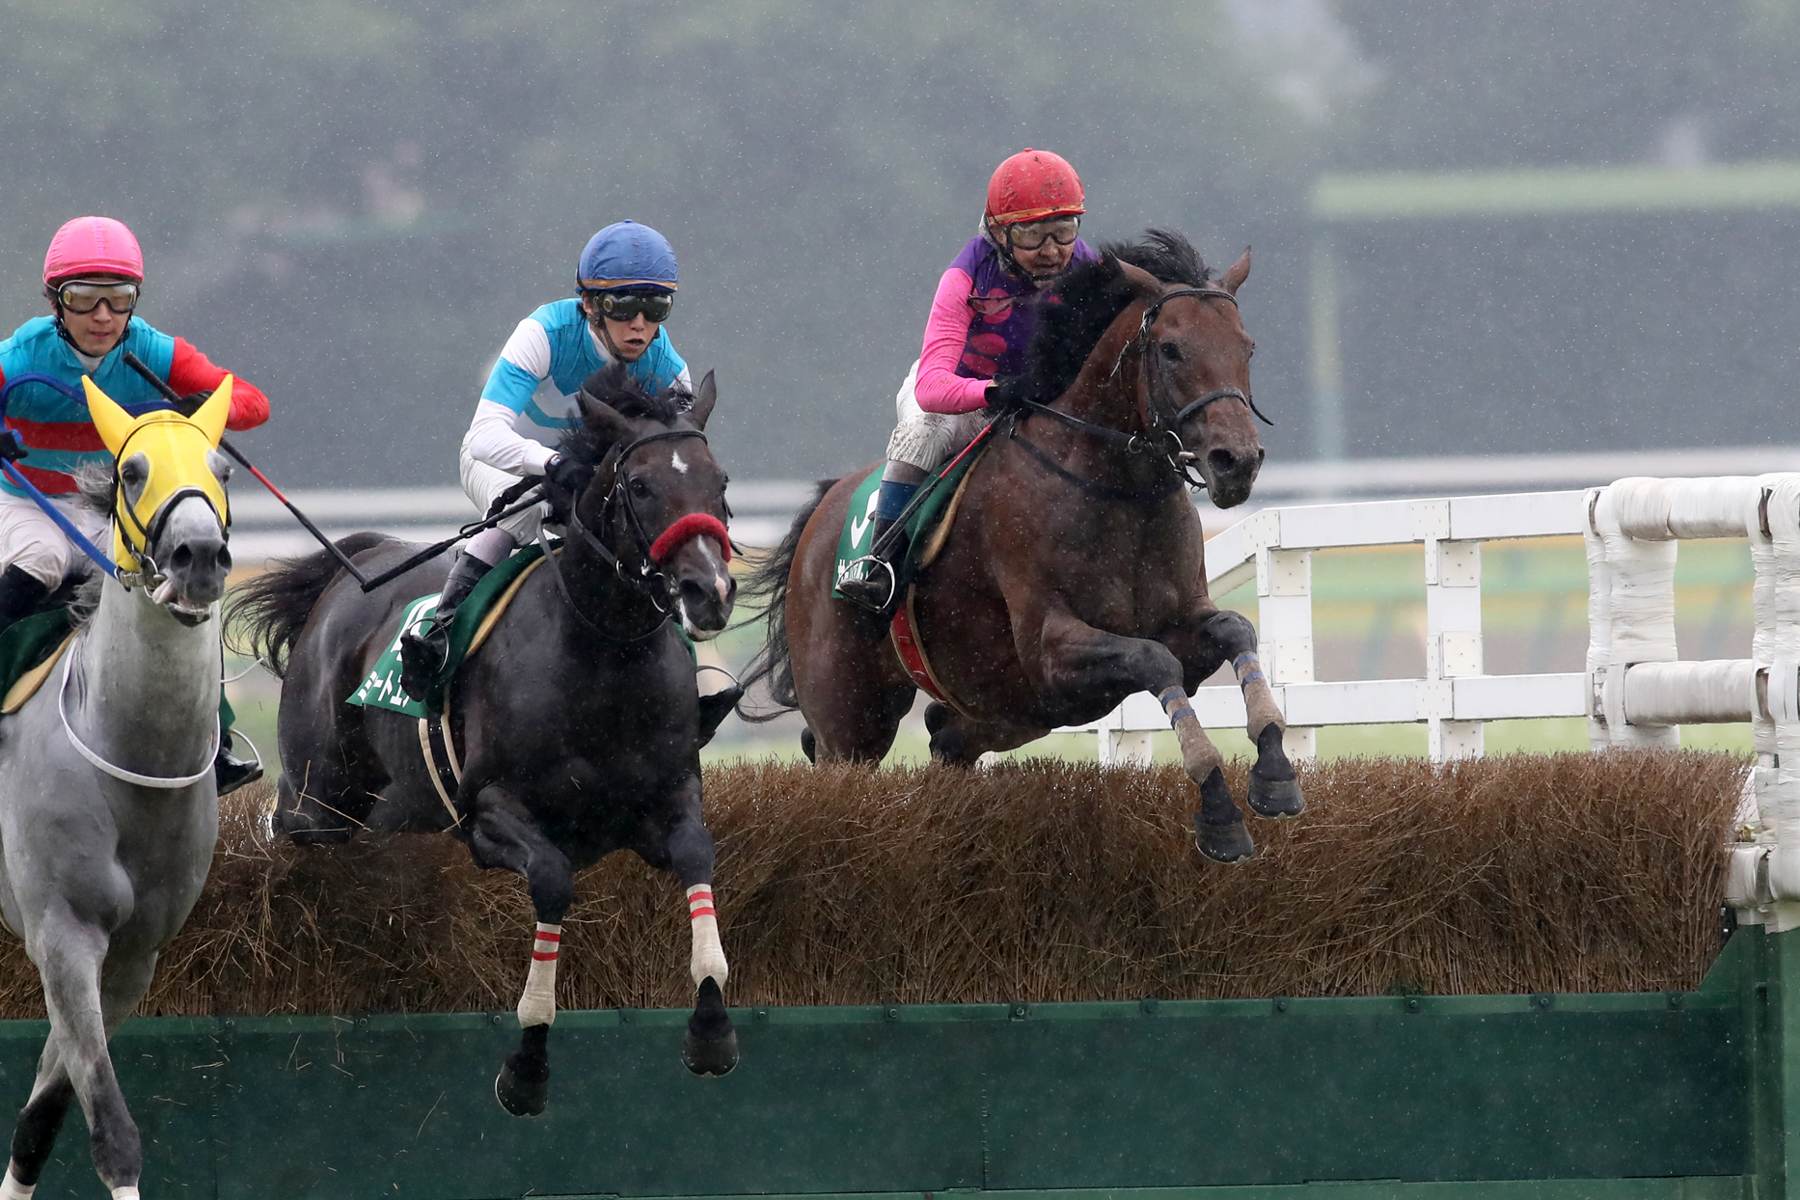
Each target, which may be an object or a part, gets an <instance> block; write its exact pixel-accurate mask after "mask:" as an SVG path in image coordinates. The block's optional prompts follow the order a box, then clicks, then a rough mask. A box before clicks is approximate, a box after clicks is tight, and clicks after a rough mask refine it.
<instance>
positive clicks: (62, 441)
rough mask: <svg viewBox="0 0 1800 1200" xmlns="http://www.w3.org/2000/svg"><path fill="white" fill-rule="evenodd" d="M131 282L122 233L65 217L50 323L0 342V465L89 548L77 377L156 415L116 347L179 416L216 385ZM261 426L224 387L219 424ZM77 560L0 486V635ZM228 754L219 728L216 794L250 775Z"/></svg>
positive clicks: (133, 252) (33, 508) (59, 535)
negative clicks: (226, 406)
mask: <svg viewBox="0 0 1800 1200" xmlns="http://www.w3.org/2000/svg"><path fill="white" fill-rule="evenodd" d="M143 284H144V255H143V251H142V250H141V249H139V247H138V241H137V238H135V237H133V236H132V233H131V230H129V229H127V228H126V227H125V226H124V224H123V223H121V222H119V221H115V220H113V219H112V218H111V217H76V218H75V219H74V220H73V221H69V222H67V223H66V224H64V225H63V227H62V228H61V229H58V230H57V231H56V236H55V237H53V238H52V239H51V240H50V249H49V251H48V252H47V253H46V254H45V255H44V298H45V299H46V300H48V301H49V303H50V315H49V316H47V317H38V318H36V319H34V320H30V321H27V322H25V324H23V325H21V326H19V328H18V329H17V330H15V331H14V332H13V335H12V336H11V337H9V338H7V339H6V340H5V341H0V387H4V386H5V384H6V381H7V380H9V379H11V380H19V383H18V385H17V386H16V387H13V388H12V389H11V390H10V391H9V392H8V393H7V396H6V428H5V430H4V431H0V457H5V458H9V459H12V460H13V461H14V462H15V463H16V465H17V467H18V470H19V472H20V473H21V474H22V475H24V476H25V477H26V478H27V479H28V480H30V481H31V483H33V484H34V485H36V487H37V488H38V490H39V491H41V492H43V493H45V494H46V495H47V496H48V497H49V498H50V500H51V503H53V504H55V505H56V507H57V508H58V509H59V510H61V511H62V513H63V515H65V516H66V517H68V518H69V520H70V521H71V522H72V523H73V524H74V525H75V527H76V528H77V529H79V530H81V531H82V532H83V533H84V534H86V535H87V536H88V537H89V538H90V539H94V538H101V537H102V535H103V534H104V533H105V531H106V520H107V519H106V517H105V516H104V515H103V514H101V513H97V512H95V511H94V510H93V509H91V508H89V507H87V506H86V505H85V504H82V503H81V499H80V496H79V494H78V490H77V488H76V484H75V472H76V471H78V470H80V469H81V468H82V467H83V466H85V465H88V464H94V463H102V464H106V465H108V466H110V465H111V463H112V454H111V453H110V452H109V451H108V450H107V449H106V446H105V444H104V443H102V442H101V440H100V432H99V430H97V429H95V428H94V422H93V418H92V417H90V416H89V415H88V409H87V401H86V399H85V398H83V396H82V389H81V377H82V376H83V375H86V376H89V377H91V378H92V379H93V381H94V383H95V385H96V386H97V387H99V388H100V390H101V391H103V392H105V393H106V394H107V395H108V396H110V397H112V398H113V399H114V400H116V401H118V402H119V403H120V404H122V405H125V406H126V408H127V409H128V410H129V411H133V412H138V411H142V408H143V407H160V406H161V405H162V393H161V392H159V391H157V390H156V388H154V387H153V386H152V385H151V384H150V383H149V381H147V380H145V379H144V378H143V377H142V376H140V375H138V374H137V372H135V371H133V370H132V369H131V368H129V367H127V366H126V365H125V351H127V350H129V351H131V353H133V354H135V355H136V356H137V357H138V358H139V359H141V360H142V361H143V362H144V364H145V365H146V366H148V367H149V368H150V369H151V370H152V371H154V372H155V373H156V374H157V375H159V376H161V377H162V378H163V379H164V380H166V381H167V382H168V384H169V386H170V387H172V388H174V389H175V390H176V391H177V392H180V393H181V394H182V396H183V397H184V405H183V407H184V408H187V405H188V404H192V405H193V406H195V407H197V406H198V405H199V403H200V402H201V401H202V400H204V399H205V398H206V397H207V396H208V395H211V394H212V389H213V388H216V387H218V386H219V383H220V382H221V381H222V380H223V379H224V378H225V372H224V370H222V369H221V368H219V367H216V366H214V365H213V364H212V363H211V362H210V361H208V359H207V357H206V355H204V354H202V353H200V351H198V350H196V349H194V347H193V346H191V345H189V344H188V343H187V342H186V341H184V340H183V339H181V338H178V337H170V336H169V335H168V334H166V333H161V332H159V331H158V330H156V329H153V328H151V327H150V326H149V325H147V324H145V323H144V321H143V320H142V319H140V318H138V317H137V316H136V312H137V303H138V298H139V292H140V291H141V290H142V288H143ZM27 375H33V376H37V377H38V378H37V379H32V380H26V379H24V378H23V377H24V376H27ZM45 380H49V381H50V382H45ZM187 411H190V412H191V411H192V409H191V408H188V409H187ZM268 419H269V401H268V400H267V398H265V397H264V396H263V394H262V393H261V392H260V391H258V390H257V389H256V388H255V386H253V385H252V384H249V383H247V382H245V381H244V380H243V379H241V378H238V379H234V380H233V382H232V388H231V412H230V414H229V415H228V416H227V417H226V421H225V424H226V427H227V428H229V429H254V428H255V427H256V426H258V425H261V424H262V423H263V422H264V421H266V420H268ZM20 459H24V460H25V461H23V462H19V461H18V460H20ZM79 558H80V552H79V551H77V550H76V549H75V547H74V545H73V544H71V543H70V541H69V539H68V537H67V536H66V535H65V534H64V533H63V531H62V530H61V529H60V528H58V527H57V525H56V523H55V522H54V521H52V520H51V519H50V517H49V516H48V515H47V514H46V513H45V512H44V511H43V510H42V509H40V508H38V507H37V505H36V504H35V503H34V502H33V501H32V500H30V499H29V498H28V497H27V496H26V493H25V492H24V491H23V489H21V488H18V487H16V486H15V485H14V484H13V483H12V481H11V480H8V479H5V478H4V477H0V565H3V566H4V569H3V570H0V631H3V630H4V629H5V628H6V627H7V626H9V625H11V624H12V623H13V622H14V621H17V620H18V619H19V618H21V617H24V616H27V615H29V614H31V613H33V612H36V611H39V610H40V609H42V608H44V607H45V606H46V601H47V600H48V599H49V596H50V593H51V592H54V591H55V590H56V589H57V587H58V586H59V585H60V584H61V583H62V581H63V577H64V576H65V575H67V574H68V573H69V571H70V569H71V568H72V567H73V566H74V565H75V563H76V561H77V560H78V559H79ZM230 745H231V739H230V735H229V730H227V731H226V736H225V737H223V738H222V739H221V741H220V747H219V757H218V758H217V759H216V760H215V761H214V763H213V771H214V775H215V776H216V778H217V779H218V784H219V793H220V794H221V795H223V794H224V793H226V792H228V791H230V790H231V789H233V788H236V787H241V786H243V785H244V784H246V783H248V782H250V781H251V780H252V779H255V778H256V777H257V776H258V775H260V774H262V771H261V769H260V768H259V767H257V765H256V764H255V763H252V762H243V761H240V760H239V759H236V758H234V757H232V755H231V754H230V753H229V752H228V748H229V747H230Z"/></svg>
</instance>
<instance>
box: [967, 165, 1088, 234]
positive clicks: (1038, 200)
mask: <svg viewBox="0 0 1800 1200" xmlns="http://www.w3.org/2000/svg"><path fill="white" fill-rule="evenodd" d="M1085 199H1086V196H1085V195H1084V194H1083V192H1082V190H1081V176H1079V175H1077V174H1075V168H1074V167H1071V166H1070V165H1069V163H1068V160H1067V159H1065V158H1064V157H1063V156H1062V155H1060V154H1053V153H1051V152H1050V151H1048V150H1025V151H1022V152H1021V153H1018V154H1015V155H1013V156H1012V157H1011V158H1009V159H1007V160H1006V161H1005V162H1003V163H1001V164H1000V166H999V168H998V169H997V170H995V172H994V177H993V178H992V179H990V180H988V193H987V215H988V219H989V220H991V221H993V222H994V224H996V225H1018V224H1020V223H1022V222H1025V221H1042V220H1044V219H1045V218H1046V217H1074V216H1079V215H1081V214H1082V213H1084V212H1086V211H1087V206H1086V205H1085V204H1084V203H1083V201H1084V200H1085Z"/></svg>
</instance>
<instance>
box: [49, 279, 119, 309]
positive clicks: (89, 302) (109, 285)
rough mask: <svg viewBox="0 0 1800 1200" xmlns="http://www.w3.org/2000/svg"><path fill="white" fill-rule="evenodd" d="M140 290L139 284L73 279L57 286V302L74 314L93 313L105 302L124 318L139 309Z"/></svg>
mask: <svg viewBox="0 0 1800 1200" xmlns="http://www.w3.org/2000/svg"><path fill="white" fill-rule="evenodd" d="M138 288H139V285H138V284H135V283H126V282H123V281H119V280H107V281H106V282H104V283H97V282H93V281H90V280H85V279H71V280H70V281H69V282H67V283H63V284H58V285H57V288H56V301H57V303H58V304H61V305H62V306H63V307H64V308H66V309H68V310H69V311H70V312H72V313H91V312H93V311H94V310H95V309H96V308H98V307H100V302H101V301H102V300H104V301H106V306H107V307H108V308H110V309H112V310H113V311H114V312H115V313H118V314H119V315H120V316H123V315H125V314H126V313H129V312H130V311H131V310H132V309H134V308H136V307H137V302H138Z"/></svg>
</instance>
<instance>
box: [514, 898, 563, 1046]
mask: <svg viewBox="0 0 1800 1200" xmlns="http://www.w3.org/2000/svg"><path fill="white" fill-rule="evenodd" d="M561 945H562V926H561V925H546V924H544V922H542V921H539V922H538V926H537V935H536V937H535V938H534V939H533V940H532V943H531V971H530V973H529V974H527V975H526V976H525V993H524V995H522V996H520V997H519V1026H520V1028H522V1029H523V1028H530V1027H531V1026H533V1025H554V1024H556V955H557V951H558V949H559V948H560V947H561Z"/></svg>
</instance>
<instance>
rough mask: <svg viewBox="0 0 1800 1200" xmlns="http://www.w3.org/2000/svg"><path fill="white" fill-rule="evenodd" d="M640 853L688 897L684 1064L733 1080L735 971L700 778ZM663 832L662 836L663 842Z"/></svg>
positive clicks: (689, 782)
mask: <svg viewBox="0 0 1800 1200" xmlns="http://www.w3.org/2000/svg"><path fill="white" fill-rule="evenodd" d="M661 815H662V818H663V821H662V822H659V823H658V824H659V825H660V830H658V829H657V828H654V827H653V828H652V829H651V830H650V831H648V832H649V836H647V837H645V838H644V839H643V841H642V844H641V845H640V847H639V849H638V854H639V856H640V857H641V858H643V859H644V861H646V862H648V863H650V864H651V865H652V866H655V867H658V868H660V869H662V870H665V871H673V872H675V875H676V877H677V878H678V879H680V880H681V886H682V889H683V890H684V891H685V893H686V895H687V906H688V930H689V932H690V934H691V935H692V939H693V943H692V950H691V952H690V954H689V957H688V974H689V975H690V976H691V977H692V978H693V980H694V1012H693V1015H692V1016H690V1017H689V1018H688V1024H687V1034H686V1036H684V1037H683V1038H682V1040H681V1061H682V1064H683V1065H684V1066H686V1067H687V1069H688V1070H690V1071H692V1072H693V1073H694V1074H696V1075H709V1076H719V1075H727V1074H730V1072H731V1069H732V1068H733V1067H735V1066H737V1064H738V1039H737V1030H736V1029H735V1028H733V1027H732V1024H731V1015H730V1014H729V1013H727V1012H726V1011H725V992H724V989H725V980H726V977H727V976H728V975H729V973H730V968H729V967H728V966H727V964H726V962H725V948H724V947H723V946H722V945H721V944H720V942H719V916H718V909H717V907H716V905H715V903H714V900H713V889H712V877H713V838H712V834H711V833H710V832H708V830H707V828H706V825H705V823H704V822H703V820H702V818H701V812H700V777H699V776H698V775H689V776H686V777H685V778H684V779H683V780H682V782H681V784H680V785H679V786H678V788H677V789H676V791H675V794H674V796H673V797H672V798H671V809H670V811H668V812H665V813H663V814H661ZM659 832H660V836H658V834H659Z"/></svg>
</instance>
